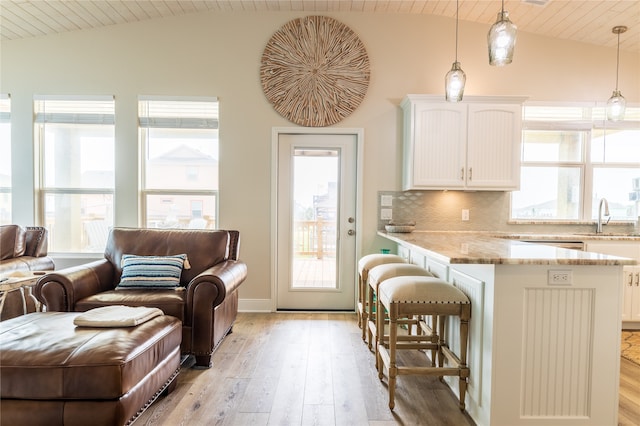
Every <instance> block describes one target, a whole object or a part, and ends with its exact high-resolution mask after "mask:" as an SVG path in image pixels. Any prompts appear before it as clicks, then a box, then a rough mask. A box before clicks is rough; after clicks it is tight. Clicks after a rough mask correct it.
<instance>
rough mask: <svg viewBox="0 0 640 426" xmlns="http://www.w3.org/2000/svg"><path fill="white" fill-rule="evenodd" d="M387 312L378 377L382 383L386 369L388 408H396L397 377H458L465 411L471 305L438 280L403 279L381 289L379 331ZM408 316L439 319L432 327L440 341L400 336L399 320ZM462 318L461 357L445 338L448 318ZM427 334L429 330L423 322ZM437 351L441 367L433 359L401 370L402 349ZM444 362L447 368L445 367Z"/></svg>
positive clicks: (379, 297) (390, 281)
mask: <svg viewBox="0 0 640 426" xmlns="http://www.w3.org/2000/svg"><path fill="white" fill-rule="evenodd" d="M384 309H386V310H387V312H388V315H389V338H388V341H385V340H384V339H382V338H381V337H379V338H378V340H377V342H378V351H377V361H376V365H379V366H380V367H379V368H378V377H379V378H380V380H382V378H383V375H384V368H386V369H387V371H388V375H389V408H390V409H391V410H393V408H394V406H395V387H396V377H397V376H398V375H435V376H438V377H440V378H442V376H458V377H459V397H460V399H459V407H460V409H461V410H464V408H465V395H466V390H467V378H468V377H469V368H468V367H467V344H468V338H469V319H470V318H471V302H470V301H469V298H468V297H467V296H466V295H465V294H464V293H463V292H462V291H460V290H459V289H458V288H456V287H454V286H453V285H451V284H449V283H448V282H446V281H442V280H440V279H439V278H435V277H415V276H403V277H394V278H389V279H387V280H385V281H383V282H382V283H380V286H379V287H378V302H377V311H378V316H377V321H378V327H379V328H380V329H382V327H383V326H384V323H383V319H382V318H383V315H381V313H382V312H383V310H384ZM408 315H418V316H424V315H431V316H432V317H433V316H435V317H437V321H436V322H435V323H433V324H432V327H433V328H434V329H435V328H436V326H437V329H438V333H437V335H438V340H437V342H433V341H432V339H431V337H430V336H428V335H407V336H404V335H398V325H397V323H398V318H402V317H406V316H408ZM449 316H457V317H459V322H460V354H459V355H456V354H455V353H454V352H453V351H451V350H450V349H449V345H448V344H447V341H446V335H445V330H446V328H445V318H447V317H449ZM420 325H421V327H423V328H424V329H425V330H426V329H429V328H430V327H429V326H428V325H427V324H426V323H425V322H424V321H421V323H420ZM434 348H435V349H436V353H437V358H438V365H437V366H435V364H434V362H435V359H432V365H431V366H427V367H424V366H398V365H397V363H396V356H397V351H398V350H402V349H434ZM445 359H446V360H447V366H445V365H444V361H445Z"/></svg>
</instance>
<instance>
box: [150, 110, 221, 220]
mask: <svg viewBox="0 0 640 426" xmlns="http://www.w3.org/2000/svg"><path fill="white" fill-rule="evenodd" d="M138 114H139V116H138V119H139V132H140V145H141V151H142V158H143V162H142V163H143V164H142V168H143V172H142V182H141V188H142V189H141V196H142V200H141V205H142V221H143V224H142V225H143V226H145V227H147V228H193V229H199V228H205V229H215V228H217V226H218V218H217V217H218V101H217V99H216V98H166V97H140V98H139V102H138Z"/></svg>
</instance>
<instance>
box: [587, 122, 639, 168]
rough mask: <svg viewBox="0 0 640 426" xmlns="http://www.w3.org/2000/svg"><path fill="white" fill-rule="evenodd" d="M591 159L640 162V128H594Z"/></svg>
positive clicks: (597, 160)
mask: <svg viewBox="0 0 640 426" xmlns="http://www.w3.org/2000/svg"><path fill="white" fill-rule="evenodd" d="M592 138H593V139H592V145H591V161H593V162H594V163H640V129H594V131H593V136H592Z"/></svg>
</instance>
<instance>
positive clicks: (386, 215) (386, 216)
mask: <svg viewBox="0 0 640 426" xmlns="http://www.w3.org/2000/svg"><path fill="white" fill-rule="evenodd" d="M391 212H393V210H391V209H380V219H382V220H391V219H393V218H392V217H391Z"/></svg>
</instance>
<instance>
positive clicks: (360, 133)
mask: <svg viewBox="0 0 640 426" xmlns="http://www.w3.org/2000/svg"><path fill="white" fill-rule="evenodd" d="M281 134H294V135H329V134H334V135H352V136H355V138H356V167H357V170H356V192H357V194H356V229H355V231H356V236H355V238H356V253H355V256H356V259H359V258H360V252H361V246H362V224H361V223H362V168H363V167H362V159H363V146H364V129H362V128H340V127H336V128H327V127H274V128H272V130H271V312H275V311H276V310H277V300H278V297H277V296H278V289H277V271H278V270H277V268H278V140H279V139H280V135H281ZM355 270H356V275H354V277H353V280H354V281H353V285H354V286H355V287H356V291H355V297H354V300H353V306H354V309H355V306H356V303H357V302H356V300H357V297H358V288H357V284H356V283H357V281H356V279H357V271H358V268H355Z"/></svg>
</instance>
